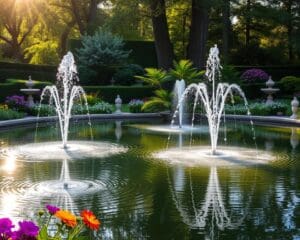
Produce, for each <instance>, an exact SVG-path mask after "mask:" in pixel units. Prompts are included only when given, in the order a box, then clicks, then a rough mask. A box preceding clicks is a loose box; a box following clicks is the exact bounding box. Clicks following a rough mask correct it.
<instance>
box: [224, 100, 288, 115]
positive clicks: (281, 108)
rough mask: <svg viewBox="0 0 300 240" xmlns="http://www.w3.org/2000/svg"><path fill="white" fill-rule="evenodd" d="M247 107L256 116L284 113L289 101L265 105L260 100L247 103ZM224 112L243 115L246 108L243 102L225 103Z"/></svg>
mask: <svg viewBox="0 0 300 240" xmlns="http://www.w3.org/2000/svg"><path fill="white" fill-rule="evenodd" d="M249 109H250V112H251V114H252V115H258V116H271V115H272V116H274V115H277V114H278V113H281V114H283V115H286V114H288V113H289V109H290V103H289V102H274V103H273V104H271V105H267V104H266V103H264V102H262V103H259V102H254V103H251V104H249ZM225 112H226V114H238V115H245V114H247V108H246V107H245V105H244V104H236V105H234V106H233V105H226V106H225Z"/></svg>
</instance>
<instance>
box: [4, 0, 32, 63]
mask: <svg viewBox="0 0 300 240" xmlns="http://www.w3.org/2000/svg"><path fill="white" fill-rule="evenodd" d="M33 4H34V3H33V2H30V5H27V4H25V3H22V2H20V1H17V0H5V1H4V0H1V1H0V5H1V8H0V24H1V26H2V29H1V32H0V39H1V40H3V41H4V42H5V43H7V44H8V45H9V53H8V55H9V57H11V58H13V59H16V60H18V61H21V62H23V61H24V53H23V49H22V45H23V44H24V42H25V40H26V39H27V38H28V36H29V35H30V33H31V32H32V30H33V28H34V27H35V26H36V24H37V22H38V13H37V12H34V11H33V10H34V9H36V8H37V7H38V5H37V4H36V5H35V6H33Z"/></svg>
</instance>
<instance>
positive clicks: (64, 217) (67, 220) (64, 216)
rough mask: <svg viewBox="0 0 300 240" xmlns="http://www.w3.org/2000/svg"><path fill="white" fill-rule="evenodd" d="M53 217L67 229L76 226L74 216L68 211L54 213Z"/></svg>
mask: <svg viewBox="0 0 300 240" xmlns="http://www.w3.org/2000/svg"><path fill="white" fill-rule="evenodd" d="M55 216H56V217H57V218H59V219H60V220H61V221H62V222H63V223H64V224H66V225H67V226H69V227H72V228H73V227H75V226H76V224H77V222H76V216H75V215H73V214H72V213H70V212H69V211H64V210H59V211H57V212H56V213H55Z"/></svg>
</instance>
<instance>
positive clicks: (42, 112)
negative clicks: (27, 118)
mask: <svg viewBox="0 0 300 240" xmlns="http://www.w3.org/2000/svg"><path fill="white" fill-rule="evenodd" d="M27 113H28V114H29V115H32V116H37V115H39V116H40V117H47V116H54V115H56V112H55V108H54V107H53V106H50V105H48V104H41V105H40V106H39V105H35V106H33V107H32V108H28V110H27Z"/></svg>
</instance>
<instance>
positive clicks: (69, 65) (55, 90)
mask: <svg viewBox="0 0 300 240" xmlns="http://www.w3.org/2000/svg"><path fill="white" fill-rule="evenodd" d="M78 83H79V78H78V76H77V67H76V65H75V60H74V56H73V54H72V53H71V52H68V53H67V54H66V55H65V56H64V57H63V59H62V62H61V63H60V65H59V67H58V73H57V82H56V85H52V86H46V87H45V88H44V89H43V91H42V94H41V101H40V106H41V103H43V102H44V101H45V100H48V103H49V106H51V107H54V108H55V111H56V113H57V117H58V125H59V130H60V135H61V142H47V143H45V142H41V143H29V144H24V145H19V146H16V147H15V148H14V151H15V152H16V154H18V155H20V156H21V158H22V159H26V160H27V161H47V160H61V159H71V160H75V159H83V158H94V157H107V156H109V155H111V154H117V153H122V152H124V151H126V148H124V147H122V146H119V145H117V144H113V143H108V142H96V141H69V140H68V134H69V126H70V120H71V118H72V108H73V106H74V103H75V102H76V101H77V103H80V104H81V107H84V108H85V109H86V112H87V119H88V127H89V128H90V133H91V136H92V128H91V121H90V116H89V113H88V103H87V98H86V95H85V92H84V89H83V88H82V87H81V86H79V85H78ZM46 97H47V98H46ZM45 146H47V147H45Z"/></svg>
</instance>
